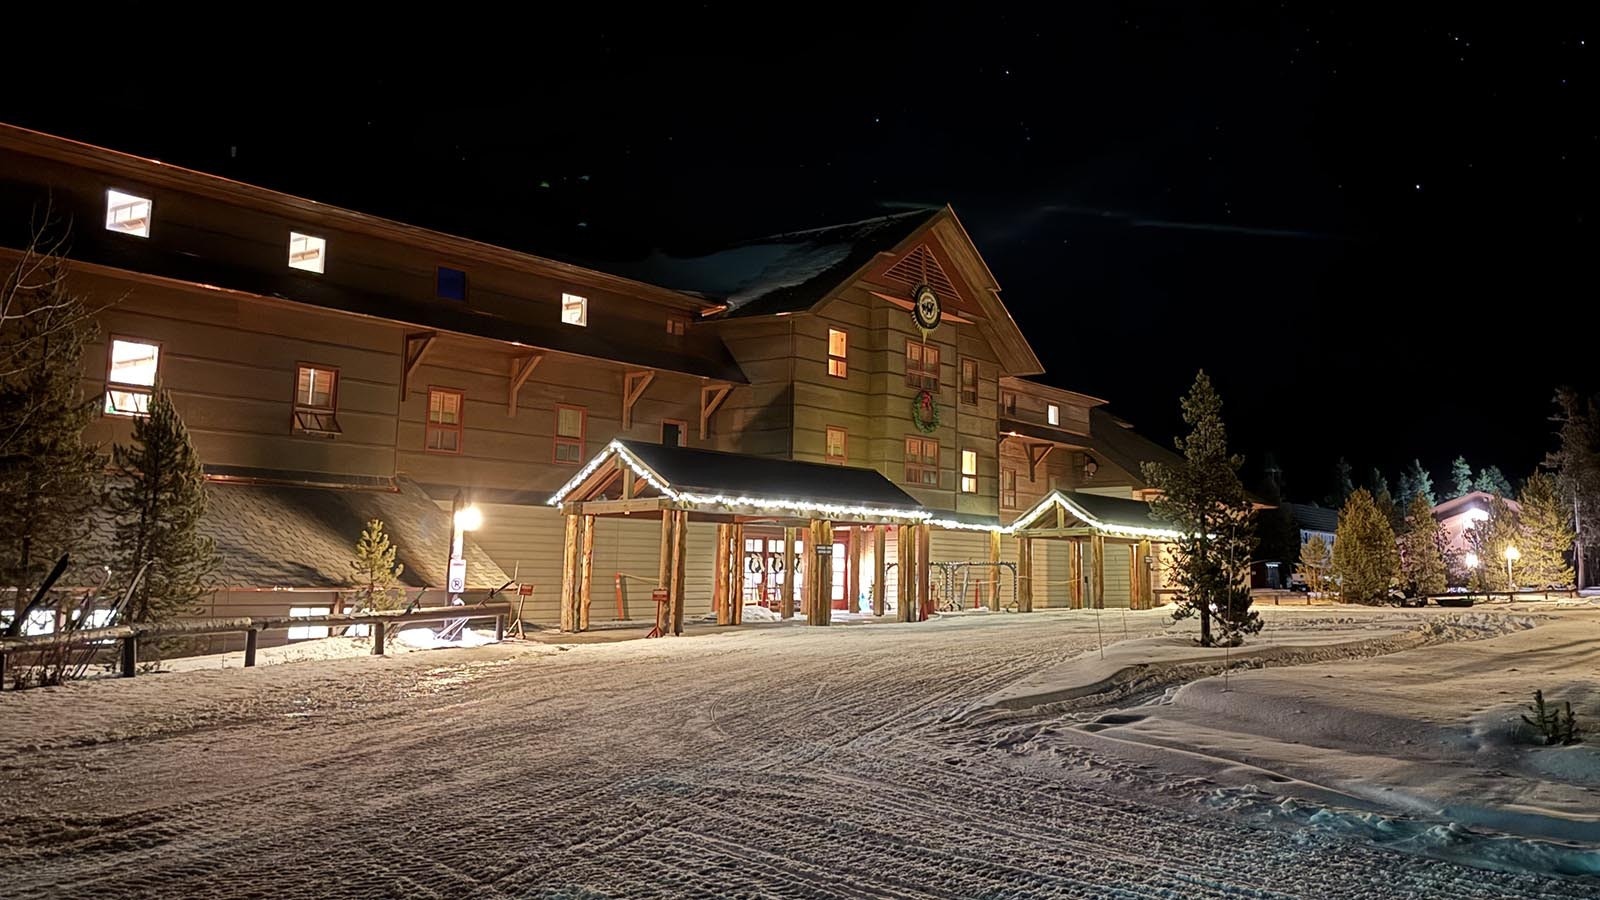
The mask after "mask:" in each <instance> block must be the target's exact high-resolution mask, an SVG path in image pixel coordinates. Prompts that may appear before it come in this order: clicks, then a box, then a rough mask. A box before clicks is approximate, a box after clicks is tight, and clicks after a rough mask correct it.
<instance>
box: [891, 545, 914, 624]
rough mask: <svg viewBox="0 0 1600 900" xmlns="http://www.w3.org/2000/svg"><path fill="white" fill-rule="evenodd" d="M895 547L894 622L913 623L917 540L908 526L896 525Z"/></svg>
mask: <svg viewBox="0 0 1600 900" xmlns="http://www.w3.org/2000/svg"><path fill="white" fill-rule="evenodd" d="M894 545H895V557H896V559H895V573H896V575H895V600H894V602H895V620H896V621H899V622H915V621H916V619H915V618H914V617H913V613H914V612H915V610H914V609H913V607H914V606H915V605H916V602H917V571H916V570H917V538H916V529H914V528H912V527H911V526H910V525H896V526H895V528H894Z"/></svg>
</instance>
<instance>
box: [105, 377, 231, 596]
mask: <svg viewBox="0 0 1600 900" xmlns="http://www.w3.org/2000/svg"><path fill="white" fill-rule="evenodd" d="M112 459H113V461H114V466H115V469H116V474H117V476H118V477H117V480H116V483H114V484H113V485H112V487H111V489H110V490H109V492H108V494H107V497H106V503H107V507H108V508H109V509H110V511H111V514H112V515H113V516H114V517H115V522H116V524H115V536H116V546H115V548H114V551H113V553H114V557H115V559H116V567H115V568H116V571H117V573H118V575H119V577H121V578H122V579H131V578H134V577H136V576H137V573H138V572H139V571H140V570H141V569H143V570H144V577H143V578H142V579H140V581H139V583H138V586H137V588H136V589H135V590H134V592H133V595H132V602H131V603H130V604H129V607H128V619H129V620H130V621H135V622H150V621H158V620H161V619H164V618H166V617H168V616H171V615H174V614H178V613H183V612H187V611H189V610H191V609H193V608H194V607H195V605H196V603H197V601H198V600H199V599H200V596H201V594H203V593H204V592H205V584H204V583H205V581H206V579H207V576H208V575H210V573H211V570H212V568H213V566H214V564H215V554H214V552H213V547H212V541H211V539H210V538H208V537H206V536H205V535H203V534H201V533H200V520H201V518H202V517H203V516H204V515H205V511H206V493H205V477H204V474H203V472H202V470H201V467H200V458H199V457H198V456H196V455H195V452H194V446H193V445H192V444H190V443H189V430H188V429H187V428H185V427H184V424H183V420H182V419H181V418H179V417H178V411H177V410H176V409H174V408H173V406H172V398H171V397H170V396H169V395H168V394H167V392H166V391H165V390H163V389H162V388H161V387H160V386H159V385H158V386H157V387H156V389H155V392H154V394H153V395H152V396H151V398H150V407H149V414H148V415H145V416H142V417H140V418H138V419H136V420H134V423H133V443H132V444H129V445H127V446H123V445H121V444H118V445H116V446H115V447H113V448H112Z"/></svg>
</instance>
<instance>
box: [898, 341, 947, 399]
mask: <svg viewBox="0 0 1600 900" xmlns="http://www.w3.org/2000/svg"><path fill="white" fill-rule="evenodd" d="M906 384H908V385H910V386H911V387H914V388H917V389H918V390H923V391H937V390H938V389H939V348H938V347H932V346H929V345H927V344H919V343H917V342H916V341H906Z"/></svg>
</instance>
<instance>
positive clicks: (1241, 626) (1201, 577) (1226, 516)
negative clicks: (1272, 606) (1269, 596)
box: [1144, 371, 1261, 647]
mask: <svg viewBox="0 0 1600 900" xmlns="http://www.w3.org/2000/svg"><path fill="white" fill-rule="evenodd" d="M1183 421H1184V423H1185V424H1187V425H1188V426H1189V433H1188V435H1187V436H1184V437H1180V438H1178V439H1177V442H1176V443H1177V448H1178V452H1179V453H1180V454H1181V455H1182V456H1183V459H1182V461H1181V462H1179V463H1177V464H1175V465H1170V466H1169V465H1166V464H1163V463H1145V465H1144V476H1145V479H1146V480H1147V481H1148V482H1149V483H1150V486H1151V487H1152V488H1154V489H1156V490H1158V491H1160V497H1159V499H1157V500H1154V501H1152V502H1151V504H1150V508H1151V514H1152V515H1153V516H1155V517H1156V518H1158V519H1161V520H1164V521H1166V522H1169V523H1171V525H1172V526H1173V527H1175V528H1176V529H1177V530H1178V531H1179V532H1181V533H1182V535H1183V536H1182V537H1180V538H1178V539H1177V540H1176V541H1175V542H1174V543H1173V545H1172V546H1173V558H1174V566H1173V576H1174V581H1175V582H1176V584H1177V586H1178V589H1179V599H1178V607H1177V610H1176V611H1175V612H1174V613H1173V618H1175V619H1184V618H1188V617H1190V616H1193V615H1199V617H1200V643H1201V644H1202V645H1203V646H1207V647H1210V646H1214V645H1216V644H1217V643H1219V642H1220V643H1224V644H1228V645H1236V644H1238V643H1240V642H1242V641H1243V639H1244V636H1245V635H1246V634H1254V633H1256V632H1258V631H1260V630H1261V617H1260V616H1259V615H1258V614H1257V613H1256V612H1255V611H1254V610H1252V609H1250V599H1251V598H1250V588H1249V583H1250V582H1249V577H1250V550H1251V547H1252V546H1253V544H1254V534H1253V532H1254V527H1253V525H1252V522H1251V516H1250V498H1249V496H1248V495H1247V494H1246V493H1245V490H1244V485H1243V484H1242V483H1241V482H1240V481H1239V467H1240V466H1241V465H1242V464H1243V460H1242V459H1240V458H1239V457H1237V456H1232V455H1230V454H1229V453H1228V436H1227V429H1226V428H1225V426H1224V425H1223V422H1222V398H1221V397H1219V396H1218V395H1217V392H1216V390H1215V389H1214V388H1212V386H1211V379H1210V378H1208V377H1206V373H1205V372H1203V371H1202V372H1200V373H1199V374H1197V375H1196V376H1195V379H1194V386H1193V387H1191V388H1190V389H1189V393H1188V394H1187V395H1186V396H1185V397H1184V398H1183ZM1213 624H1215V625H1216V626H1217V630H1218V631H1219V632H1220V634H1218V635H1216V636H1215V637H1213V634H1212V625H1213Z"/></svg>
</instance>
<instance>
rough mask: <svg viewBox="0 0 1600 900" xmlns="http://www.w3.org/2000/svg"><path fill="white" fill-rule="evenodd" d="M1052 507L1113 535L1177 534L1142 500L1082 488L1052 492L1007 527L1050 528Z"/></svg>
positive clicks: (1018, 529)
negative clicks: (1087, 491)
mask: <svg viewBox="0 0 1600 900" xmlns="http://www.w3.org/2000/svg"><path fill="white" fill-rule="evenodd" d="M1054 509H1060V510H1061V511H1062V512H1064V513H1065V515H1067V516H1071V517H1072V518H1073V519H1076V520H1077V521H1078V522H1079V523H1081V524H1082V525H1083V526H1085V527H1088V528H1090V529H1093V530H1094V531H1098V532H1101V533H1103V534H1107V535H1111V536H1114V537H1126V538H1151V539H1154V540H1172V539H1174V538H1176V537H1178V534H1179V533H1178V531H1177V530H1175V529H1174V528H1172V527H1171V526H1170V525H1169V524H1167V523H1165V522H1163V521H1161V520H1160V519H1157V518H1155V517H1154V516H1153V515H1152V514H1151V512H1150V504H1148V503H1146V502H1145V501H1143V500H1130V499H1128V498H1126V497H1108V496H1106V495H1104V494H1090V493H1086V492H1084V491H1051V492H1050V493H1049V494H1048V495H1046V496H1045V498H1044V499H1043V500H1040V501H1039V502H1038V503H1036V504H1034V506H1033V508H1032V509H1030V510H1028V511H1027V512H1025V513H1023V514H1022V515H1020V516H1018V517H1017V520H1016V521H1015V522H1012V523H1011V525H1010V526H1009V527H1008V530H1010V531H1012V532H1014V533H1017V534H1021V535H1027V534H1028V533H1029V532H1034V531H1050V530H1052V529H1054V528H1055V523H1054V520H1053V519H1050V518H1049V516H1048V515H1047V514H1048V513H1049V512H1050V511H1051V510H1054Z"/></svg>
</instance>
